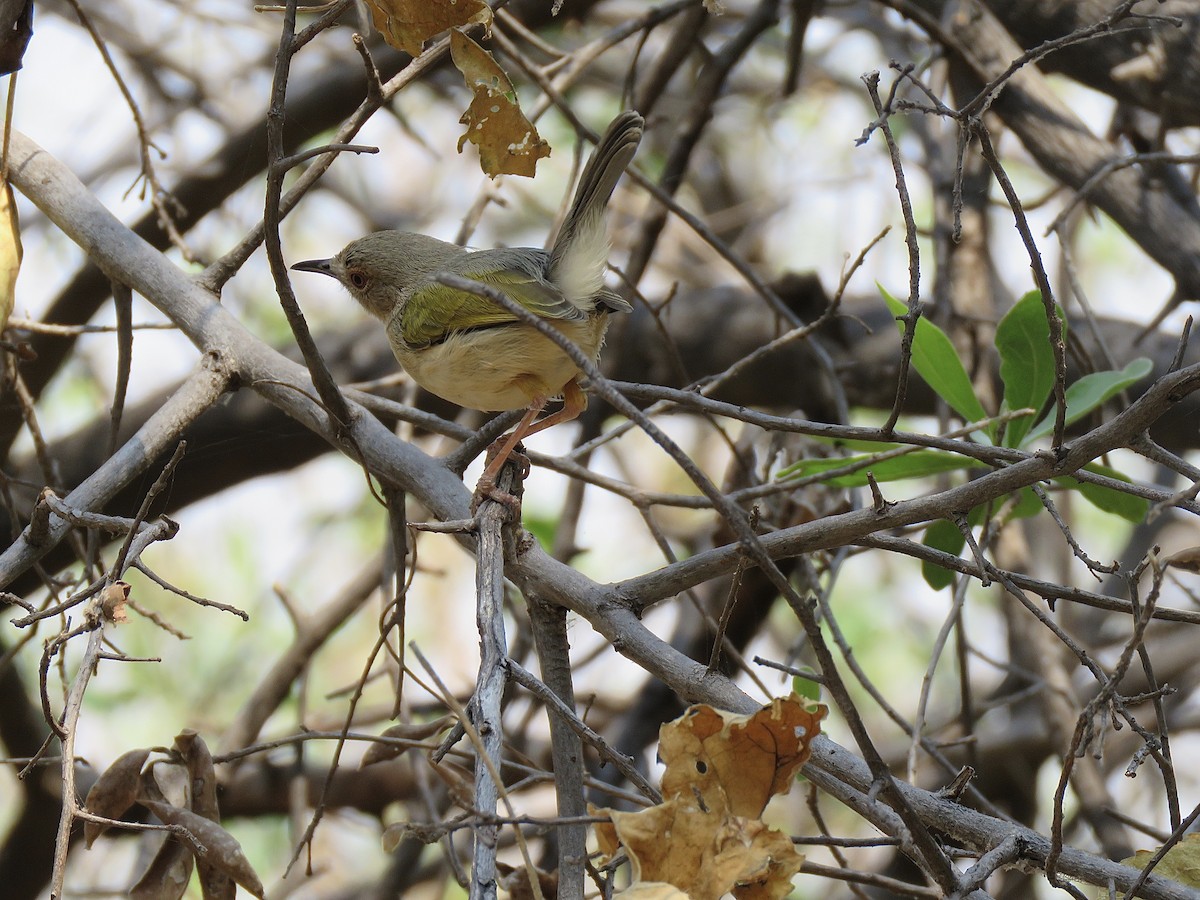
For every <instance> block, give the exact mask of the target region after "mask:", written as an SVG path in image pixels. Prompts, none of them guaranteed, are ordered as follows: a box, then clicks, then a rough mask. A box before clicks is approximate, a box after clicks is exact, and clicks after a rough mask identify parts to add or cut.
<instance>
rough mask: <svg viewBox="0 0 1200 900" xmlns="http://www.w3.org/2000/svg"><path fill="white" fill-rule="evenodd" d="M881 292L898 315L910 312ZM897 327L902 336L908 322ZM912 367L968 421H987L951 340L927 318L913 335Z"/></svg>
mask: <svg viewBox="0 0 1200 900" xmlns="http://www.w3.org/2000/svg"><path fill="white" fill-rule="evenodd" d="M879 293H880V294H882V295H883V299H884V302H886V303H887V305H888V308H889V309H890V310H891V311H892V312H893V313H895V314H896V315H897V316H903V315H905V314H906V313H907V312H908V307H907V306H905V305H904V304H903V303H901V302H900V301H899V300H897V299H896V298H895V297H893V296H892V295H891V294H889V293H888V292H887V291H886V290H884V288H883V286H882V285H880V286H879ZM896 324H897V325H898V326H899V328H900V333H901V334H904V323H903V322H897V323H896ZM912 364H913V368H914V369H916V370H917V374H918V375H920V376H921V377H922V378H924V379H925V383H926V384H928V385H929V386H930V387H931V388H933V389H934V391H935V392H936V393H937V395H938V396H939V397H941V398H942V399H943V400H945V401H946V405H947V406H949V407H950V408H951V409H952V410H954V411H955V412H956V413H958V414H959V415H960V416H962V418H963V420H964V421H966V422H975V421H977V420H979V419H986V418H987V412H985V411H984V408H983V404H981V403H980V402H979V398H978V397H976V396H975V388H974V386H973V385H972V384H971V379H970V378H969V377H968V376H967V370H966V369H964V368H963V364H962V363H961V362H960V361H959V359H958V353H957V352H956V351H955V349H954V345H953V344H952V343H950V338H948V337H946V332H944V331H942V329H940V328H938V327H937V326H936V325H934V324H933V323H932V322H930V321H929V320H928V319H926V318H925V317H924V316H922V317H921V318H920V319H918V320H917V330H916V333H915V334H914V335H913V345H912Z"/></svg>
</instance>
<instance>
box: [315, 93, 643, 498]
mask: <svg viewBox="0 0 1200 900" xmlns="http://www.w3.org/2000/svg"><path fill="white" fill-rule="evenodd" d="M643 128H644V121H643V119H642V116H641V115H640V114H638V113H637V112H635V111H633V110H627V111H625V112H622V113H621V114H619V115H618V116H617V117H616V118H615V119H613V121H612V122H611V123H610V124H609V126H608V128H607V129H606V130H605V132H604V134H603V136H602V137H601V138H600V141H599V142H598V143H597V145H596V149H595V150H594V151H593V152H592V154H591V156H590V157H589V159H588V161H587V163H586V164H585V165H584V168H583V172H582V174H581V175H580V178H579V184H578V186H577V187H576V189H575V195H574V197H573V199H572V201H571V205H570V207H569V208H568V211H567V215H566V217H565V218H564V219H563V224H562V227H561V228H560V229H559V232H558V235H557V237H556V238H555V240H554V242H553V244H551V246H550V249H549V250H543V249H540V248H534V247H501V248H495V249H482V250H471V249H467V248H465V247H460V246H458V245H457V244H451V243H447V242H446V241H441V240H438V239H437V238H434V237H430V236H429V235H425V234H417V233H414V232H406V231H379V232H375V233H373V234H368V235H366V236H365V237H362V238H358V239H357V240H354V241H351V242H350V243H349V244H347V245H346V247H345V248H343V249H342V250H341V252H339V253H338V254H337V255H336V256H333V257H331V258H329V259H310V260H305V261H303V262H298V263H295V264H294V265H292V269H293V270H296V271H300V272H318V273H320V274H322V275H328V276H330V277H332V278H334V279H336V280H337V281H339V282H340V283H341V284H342V285H343V286H344V287H345V288H346V289H347V291H349V293H350V295H351V296H352V297H353V298H354V299H355V300H356V301H358V303H359V304H360V305H361V306H362V307H363V308H364V309H365V310H366V311H367V312H368V313H370V314H371V315H372V316H374V317H375V318H377V319H378V320H380V321H381V322H383V324H384V326H385V328H386V331H387V337H388V342H389V343H390V344H391V348H392V352H393V353H394V354H395V356H396V360H397V361H398V362H399V363H400V365H401V366H403V367H404V370H405V371H406V372H407V373H408V374H409V376H411V377H412V379H413V380H414V381H415V382H416V383H417V384H419V385H420V386H421V387H423V388H425V389H426V390H427V391H429V392H430V393H433V394H436V395H437V396H439V397H441V398H442V399H444V400H449V401H450V402H451V403H455V404H457V405H459V406H463V407H466V408H469V409H477V410H480V411H483V412H500V411H505V410H514V409H524V410H525V414H524V415H523V416H522V418H521V420H520V421H519V422H518V423H517V426H516V428H515V429H514V430H513V431H512V433H511V434H509V435H508V436H507V437H502V438H500V439H499V440H497V441H496V442H495V443H494V444H493V445H492V447H491V448H489V452H488V457H489V460H488V463H487V465H486V467H485V468H484V472H483V475H482V476H481V477H480V480H479V484H478V487H477V489H476V491H477V497H478V496H479V495H481V494H482V495H483V496H492V497H495V498H496V499H501V500H511V499H512V498H511V497H508V496H507V495H504V492H500V491H498V490H497V488H496V479H497V477H498V475H499V473H500V470H501V468H502V467H503V465H504V463H505V462H506V461H507V460H508V459H509V457H510V456H511V455H512V453H513V451H514V450H515V449H516V447H517V445H518V444H519V443H520V442H521V441H522V440H523V439H525V438H527V437H529V436H530V435H532V434H536V433H537V432H539V431H543V430H545V429H546V428H549V427H550V426H552V425H557V424H559V423H561V422H569V421H571V420H572V419H575V418H577V417H578V416H579V415H580V414H581V413H582V412H583V411H584V410H585V409H586V408H587V395H586V394H584V392H583V389H582V387H581V386H580V383H579V382H580V378H581V376H582V371H581V369H580V368H579V366H578V365H576V363H575V362H574V360H572V359H571V358H570V356H568V355H567V354H566V353H565V352H564V350H563V348H562V347H560V346H559V345H558V344H557V343H555V342H554V341H553V340H552V339H550V338H549V337H547V336H546V335H544V334H542V333H541V332H540V331H538V329H537V328H535V327H534V326H532V325H531V324H529V323H527V322H523V321H521V319H520V318H518V317H517V316H516V315H515V314H514V313H513V312H511V311H509V310H507V309H505V308H504V307H503V306H501V305H499V304H497V303H495V302H493V301H492V300H489V299H488V298H486V297H482V296H479V295H478V294H474V293H470V292H468V291H464V290H459V289H456V288H453V287H449V286H447V285H446V284H443V283H442V282H441V281H439V280H438V276H439V275H440V274H442V273H447V274H451V275H456V276H459V277H463V278H468V279H472V280H474V281H478V282H479V283H480V284H481V285H485V286H487V287H489V288H492V289H495V290H498V291H501V292H502V293H503V294H504V295H505V296H507V297H509V298H510V299H512V300H513V301H515V302H516V303H517V304H519V305H520V306H522V307H524V308H525V309H526V310H528V311H530V312H532V313H533V314H535V315H536V316H538V317H539V318H540V319H541V320H542V321H544V322H546V323H547V324H549V325H551V326H552V327H554V328H555V329H557V330H558V331H559V332H560V333H561V334H562V335H564V336H565V337H566V338H567V339H569V340H570V341H571V342H572V343H573V344H575V345H576V346H577V347H579V348H580V349H581V350H582V351H583V352H584V354H586V355H587V356H588V358H590V359H591V360H592V361H598V359H599V356H600V350H601V347H602V346H603V344H604V335H605V332H606V331H607V330H608V324H609V321H608V320H609V316H610V315H611V314H612V313H618V312H626V313H627V312H631V311H632V309H633V307H632V306H631V305H630V304H629V302H628V301H627V300H625V299H624V298H623V297H621V296H620V295H618V294H617V293H616V292H614V291H612V290H610V289H609V288H607V287H606V286H605V283H604V274H605V269H606V268H607V265H608V255H609V252H610V249H611V247H610V244H609V239H608V233H607V215H606V213H607V208H608V202H609V200H610V199H611V197H612V194H613V191H614V190H615V189H616V186H617V182H618V181H619V180H620V178H621V175H622V174H623V173H624V172H625V170H626V169H627V168H628V166H629V164H630V162H631V161H632V160H633V157H634V154H635V153H636V152H637V148H638V144H639V143H640V142H641V139H642V132H643ZM558 397H561V398H562V400H563V406H562V408H561V409H559V410H558V411H556V412H554V413H552V414H550V415H548V416H546V417H545V418H543V419H541V420H538V418H537V417H538V415H539V414H540V413H541V412H542V410H543V409H544V408H545V406H546V404H547V403H548V402H549V401H550V400H552V399H555V398H558Z"/></svg>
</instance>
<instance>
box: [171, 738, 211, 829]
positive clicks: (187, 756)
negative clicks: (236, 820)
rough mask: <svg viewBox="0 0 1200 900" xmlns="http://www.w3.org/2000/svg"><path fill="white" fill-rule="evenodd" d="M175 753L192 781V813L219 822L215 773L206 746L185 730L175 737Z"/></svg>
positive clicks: (201, 739)
mask: <svg viewBox="0 0 1200 900" xmlns="http://www.w3.org/2000/svg"><path fill="white" fill-rule="evenodd" d="M175 752H176V753H178V754H179V757H180V759H182V760H183V764H184V766H185V767H186V768H187V773H188V777H189V778H190V779H191V781H192V792H191V801H192V812H194V813H197V814H198V815H201V816H204V818H206V819H211V820H212V821H214V822H220V821H221V813H220V810H219V809H218V808H217V772H216V769H215V768H214V767H213V758H212V753H211V752H209V749H208V744H206V743H205V742H204V738H202V737H200V735H199V734H197V733H196V732H194V731H192V729H190V728H185V729H184V730H183V731H181V732H179V734H177V735H175Z"/></svg>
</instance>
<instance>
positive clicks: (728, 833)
mask: <svg viewBox="0 0 1200 900" xmlns="http://www.w3.org/2000/svg"><path fill="white" fill-rule="evenodd" d="M609 815H610V816H611V818H612V822H613V828H614V829H615V830H616V833H617V836H618V837H619V838H620V842H621V845H622V846H624V848H625V852H626V853H627V854H628V855H629V860H630V864H631V867H632V870H633V872H632V874H633V881H634V884H640V883H642V882H665V883H667V884H670V885H674V886H675V887H676V888H678V889H679V890H682V891H684V892H685V893H686V894H687V895H688V897H690V898H692V900H718V898H720V897H722V896H723V895H724V894H726V893H728V892H730V891H732V892H733V893H734V894H735V895H736V896H738V897H740V898H743V900H778V898H782V897H786V896H787V895H788V894H789V893H790V892H791V889H792V876H793V875H795V874H796V873H797V872H799V871H800V867H801V866H802V865H803V864H804V857H803V855H801V854H800V853H797V852H796V849H795V848H794V847H793V846H792V842H791V840H790V839H789V838H788V837H787V835H785V834H783V833H782V832H780V831H776V830H775V829H772V828H768V827H767V826H766V825H765V824H763V823H762V822H761V821H759V820H757V819H747V818H743V817H741V816H729V815H726V814H725V813H723V812H716V811H713V810H709V809H703V808H701V807H700V806H698V805H697V804H696V803H694V802H693V801H691V800H689V799H687V798H686V797H676V798H673V799H671V800H665V801H663V802H662V803H660V804H659V805H658V806H652V807H650V808H649V809H644V810H641V811H640V812H632V813H631V812H616V811H611V812H610V813H609Z"/></svg>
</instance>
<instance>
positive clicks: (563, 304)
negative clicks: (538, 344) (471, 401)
mask: <svg viewBox="0 0 1200 900" xmlns="http://www.w3.org/2000/svg"><path fill="white" fill-rule="evenodd" d="M459 274H461V275H463V276H464V277H467V278H471V279H473V280H475V281H478V282H480V283H481V284H485V285H488V286H489V287H493V288H496V289H497V290H500V291H503V292H504V293H505V294H506V295H507V296H508V297H510V298H511V299H512V300H514V301H516V302H517V303H519V304H521V306H523V307H525V308H526V309H528V310H529V311H530V312H532V313H534V314H535V315H538V316H541V317H542V318H546V319H580V318H583V317H584V313H582V312H581V311H579V310H578V309H576V308H575V307H574V306H572V305H571V303H569V302H568V301H567V300H566V299H565V298H564V297H563V296H562V294H560V293H558V292H557V291H556V290H555V289H554V287H553V285H550V284H549V283H547V282H545V281H543V280H541V279H540V278H537V277H536V276H534V275H531V274H530V273H528V272H525V271H523V270H521V269H500V270H495V271H489V272H460V273H459ZM517 321H519V319H518V318H517V317H516V316H515V315H513V314H512V313H511V312H509V311H508V310H507V309H505V308H504V307H503V306H500V305H499V304H497V303H495V302H493V301H492V300H489V299H488V298H487V297H481V296H479V295H477V294H472V293H470V292H468V291H460V290H458V289H456V288H452V287H448V286H447V285H444V284H442V283H441V282H438V281H430V282H428V283H427V284H424V285H422V286H421V287H418V288H417V289H416V290H415V291H413V293H412V296H410V297H409V299H408V302H407V303H405V304H404V307H403V309H402V310H401V312H400V321H399V322H398V323H397V324H398V325H399V332H400V337H401V338H402V339H403V341H404V343H405V344H407V345H408V346H410V347H426V346H429V345H430V344H436V343H439V342H441V341H443V340H445V339H446V338H447V337H448V336H449V335H451V334H454V333H455V332H460V331H471V330H473V329H476V328H488V327H491V326H494V325H504V324H507V323H510V322H517Z"/></svg>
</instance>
